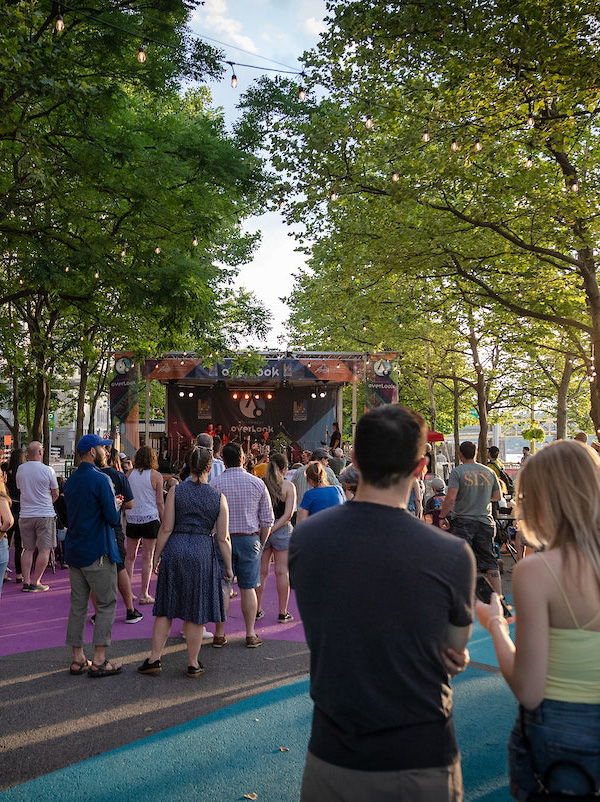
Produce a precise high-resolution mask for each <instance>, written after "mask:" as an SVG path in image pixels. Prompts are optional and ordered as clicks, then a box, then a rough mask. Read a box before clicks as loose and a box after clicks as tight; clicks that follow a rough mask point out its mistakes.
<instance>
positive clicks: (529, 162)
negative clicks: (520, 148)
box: [525, 153, 533, 169]
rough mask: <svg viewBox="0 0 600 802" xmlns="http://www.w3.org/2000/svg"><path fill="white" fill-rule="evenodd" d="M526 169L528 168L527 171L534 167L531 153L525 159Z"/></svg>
mask: <svg viewBox="0 0 600 802" xmlns="http://www.w3.org/2000/svg"><path fill="white" fill-rule="evenodd" d="M525 167H527V169H530V168H531V167H533V156H532V155H531V153H530V154H529V155H528V156H527V158H526V159H525Z"/></svg>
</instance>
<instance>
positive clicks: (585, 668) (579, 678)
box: [540, 553, 600, 704]
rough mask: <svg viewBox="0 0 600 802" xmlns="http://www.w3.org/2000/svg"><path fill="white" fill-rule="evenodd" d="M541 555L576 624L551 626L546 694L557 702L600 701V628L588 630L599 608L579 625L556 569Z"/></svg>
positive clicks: (545, 695) (594, 702)
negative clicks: (562, 627) (564, 626)
mask: <svg viewBox="0 0 600 802" xmlns="http://www.w3.org/2000/svg"><path fill="white" fill-rule="evenodd" d="M540 557H541V558H542V562H543V563H544V565H545V566H546V568H547V569H548V571H549V572H550V574H551V575H552V577H553V578H554V581H555V582H556V584H557V585H558V588H559V590H560V593H561V595H562V597H563V600H564V602H565V604H566V606H567V610H568V611H569V615H570V616H571V619H572V621H573V623H574V625H575V628H574V629H559V628H558V627H550V634H549V643H548V667H547V669H546V690H545V692H544V697H545V698H546V699H553V700H555V701H557V702H575V703H583V704H600V632H594V631H590V630H588V627H590V626H591V625H592V624H593V623H594V622H595V621H596V619H597V618H598V616H599V615H600V610H598V611H597V612H596V614H595V615H594V617H593V618H592V619H591V620H590V621H588V622H587V624H584V625H583V626H580V625H579V622H578V621H577V619H576V618H575V614H574V612H573V608H572V607H571V603H570V602H569V599H568V597H567V594H566V593H565V591H564V589H563V587H562V585H561V583H560V580H559V578H558V576H557V575H556V572H555V571H554V569H553V568H552V566H551V565H550V563H549V562H548V561H547V560H546V558H545V556H544V554H542V553H540Z"/></svg>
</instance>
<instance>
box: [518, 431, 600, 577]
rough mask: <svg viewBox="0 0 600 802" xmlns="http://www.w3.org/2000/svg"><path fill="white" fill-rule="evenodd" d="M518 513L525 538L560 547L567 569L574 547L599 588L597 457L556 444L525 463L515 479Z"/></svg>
mask: <svg viewBox="0 0 600 802" xmlns="http://www.w3.org/2000/svg"><path fill="white" fill-rule="evenodd" d="M516 513H517V518H518V519H519V522H520V528H521V531H522V533H523V534H524V535H525V538H526V539H528V540H530V541H531V540H533V541H534V542H535V541H537V543H539V544H543V545H544V546H546V547H547V548H549V549H553V548H558V549H560V550H561V552H562V553H563V558H564V561H565V568H566V567H567V566H568V562H569V557H570V556H571V554H570V552H571V548H572V549H574V550H575V555H576V557H577V559H578V560H584V559H587V560H588V561H589V563H590V565H591V566H592V569H593V571H594V574H595V576H596V579H597V581H598V585H599V586H600V457H599V456H598V454H597V453H596V452H595V451H594V450H592V449H591V448H590V447H589V446H586V445H584V444H583V443H580V442H578V441H576V440H557V441H556V442H554V443H550V444H549V445H547V446H545V447H544V448H543V449H542V450H541V451H540V452H539V453H538V454H536V455H535V456H534V457H533V458H530V459H528V460H526V462H525V463H524V464H523V467H522V468H521V469H520V471H519V474H518V477H517V505H516ZM569 547H571V548H569ZM571 553H572V552H571Z"/></svg>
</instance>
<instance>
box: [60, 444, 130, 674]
mask: <svg viewBox="0 0 600 802" xmlns="http://www.w3.org/2000/svg"><path fill="white" fill-rule="evenodd" d="M111 445H112V440H104V439H103V438H102V437H98V435H96V434H86V435H84V436H83V437H82V438H81V439H80V440H79V442H78V443H77V451H78V452H79V454H80V456H81V463H80V465H79V467H78V468H77V470H76V471H75V472H74V473H73V474H72V475H71V476H70V477H69V480H68V481H67V483H66V485H65V500H66V503H67V513H68V518H69V529H68V533H67V537H66V540H65V560H66V562H67V564H68V565H69V579H70V582H71V609H70V611H69V621H68V624H67V644H68V645H69V646H71V647H72V649H73V662H72V663H71V666H70V668H69V672H70V673H71V674H83V673H84V672H86V671H87V673H88V676H89V677H92V678H96V677H109V676H113V675H115V674H120V673H121V671H122V670H123V667H122V666H121V665H117V664H115V663H113V662H109V661H108V660H107V659H106V647H107V646H110V642H111V636H112V626H113V622H114V620H115V610H116V607H117V563H119V562H120V561H121V557H120V555H119V550H118V548H117V541H116V538H115V531H114V527H115V526H116V525H117V524H118V523H119V520H120V511H119V507H120V499H117V498H115V493H114V490H113V486H112V482H111V481H110V479H109V478H108V476H106V475H105V474H103V473H102V472H101V471H99V470H98V468H97V467H96V461H97V459H98V460H99V459H100V458H101V457H103V456H104V454H102V452H101V449H102V450H103V449H104V448H106V447H107V446H111ZM91 591H94V594H95V596H96V603H97V607H98V611H97V613H96V620H95V624H94V657H93V660H92V662H90V661H89V660H88V659H87V658H86V656H85V654H84V652H83V642H84V630H85V621H86V616H87V610H88V604H89V598H90V592H91Z"/></svg>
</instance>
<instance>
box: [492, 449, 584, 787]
mask: <svg viewBox="0 0 600 802" xmlns="http://www.w3.org/2000/svg"><path fill="white" fill-rule="evenodd" d="M516 514H517V517H518V519H519V522H520V531H521V533H522V535H524V537H525V539H526V540H527V541H528V542H529V543H533V544H535V545H536V546H537V547H538V548H540V549H543V550H541V551H538V553H536V554H533V555H532V556H530V557H527V558H526V559H524V560H521V561H520V562H519V563H518V564H517V565H516V566H515V567H514V569H513V595H514V602H515V609H516V614H517V624H516V637H515V643H513V642H512V640H511V638H510V634H509V629H508V624H507V623H506V620H505V618H504V616H503V614H502V606H501V604H500V599H499V598H498V596H497V595H496V594H493V595H492V599H491V603H490V604H483V603H482V602H480V601H478V602H477V607H476V609H477V615H478V617H479V621H480V622H481V624H482V625H483V626H484V627H485V628H486V629H487V630H488V631H489V632H490V634H491V635H492V637H493V639H494V648H495V650H496V655H497V657H498V664H499V666H500V670H501V671H502V674H503V676H504V678H505V679H506V681H507V683H508V684H509V686H510V688H511V690H512V692H513V693H514V695H515V696H516V697H517V699H518V701H519V703H520V711H519V717H518V719H517V722H516V724H515V727H514V729H513V731H512V733H511V736H510V741H509V747H508V752H509V770H510V781H511V792H512V795H513V797H514V798H515V799H517V800H527V799H528V798H529V796H530V795H531V794H536V797H535V798H538V797H537V795H538V794H539V795H540V798H542V797H541V795H542V794H548V793H549V794H567V795H573V796H577V798H579V797H580V796H585V798H586V799H587V798H588V796H587V795H590V796H591V795H598V794H600V458H599V457H598V455H597V454H596V453H595V452H594V451H593V450H592V449H591V448H588V446H586V445H583V444H581V443H579V442H575V441H573V440H558V441H556V442H554V443H551V444H550V445H548V446H546V447H545V448H543V449H542V450H541V451H540V452H539V453H538V454H536V455H535V456H534V457H531V458H530V459H528V460H526V461H525V462H524V463H523V466H522V468H521V470H520V471H519V474H518V479H517V501H516Z"/></svg>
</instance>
